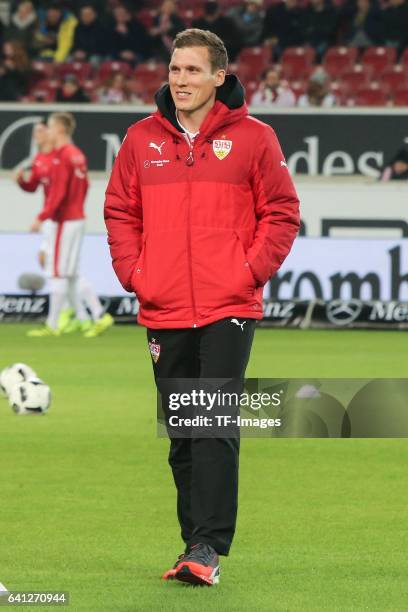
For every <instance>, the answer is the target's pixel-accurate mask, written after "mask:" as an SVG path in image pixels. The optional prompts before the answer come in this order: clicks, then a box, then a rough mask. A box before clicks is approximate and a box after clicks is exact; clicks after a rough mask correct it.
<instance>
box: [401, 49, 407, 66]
mask: <svg viewBox="0 0 408 612" xmlns="http://www.w3.org/2000/svg"><path fill="white" fill-rule="evenodd" d="M401 64H402V65H403V66H406V67H407V68H408V48H407V49H405V51H404V52H403V54H402V55H401Z"/></svg>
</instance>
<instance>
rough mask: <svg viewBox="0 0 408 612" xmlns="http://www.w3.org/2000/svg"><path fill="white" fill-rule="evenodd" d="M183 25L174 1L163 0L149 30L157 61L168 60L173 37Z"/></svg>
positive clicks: (183, 27) (182, 28)
mask: <svg viewBox="0 0 408 612" xmlns="http://www.w3.org/2000/svg"><path fill="white" fill-rule="evenodd" d="M185 27H186V26H185V24H184V21H183V20H182V19H180V17H179V16H178V14H177V7H176V3H175V2H174V1H173V0H164V2H163V3H162V5H161V7H160V9H159V12H158V14H157V15H156V17H155V18H154V20H153V27H152V29H151V30H150V34H151V35H152V37H153V48H154V54H155V56H156V58H157V59H158V60H159V61H163V62H168V61H169V59H170V49H171V45H172V42H173V38H174V37H175V36H176V35H177V34H178V33H179V32H181V31H182V30H184V29H185Z"/></svg>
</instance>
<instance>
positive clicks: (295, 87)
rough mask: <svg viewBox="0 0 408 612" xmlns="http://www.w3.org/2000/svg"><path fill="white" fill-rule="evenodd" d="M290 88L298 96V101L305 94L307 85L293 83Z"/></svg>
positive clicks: (299, 82)
mask: <svg viewBox="0 0 408 612" xmlns="http://www.w3.org/2000/svg"><path fill="white" fill-rule="evenodd" d="M289 87H290V88H291V90H292V91H293V93H294V94H295V96H296V100H297V99H298V98H300V96H301V95H302V94H304V93H305V91H306V89H307V83H306V82H305V81H291V82H290V83H289Z"/></svg>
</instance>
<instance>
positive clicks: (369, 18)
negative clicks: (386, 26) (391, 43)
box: [343, 0, 384, 49]
mask: <svg viewBox="0 0 408 612" xmlns="http://www.w3.org/2000/svg"><path fill="white" fill-rule="evenodd" d="M345 12H346V13H348V14H347V17H346V20H347V22H348V23H347V25H346V26H345V31H344V32H343V38H344V40H345V42H346V43H347V44H348V45H350V47H358V48H361V49H363V48H365V47H372V46H375V45H381V44H383V42H384V39H383V34H384V32H383V21H382V14H381V11H380V10H379V8H378V6H377V3H376V2H375V1H372V0H357V2H355V3H354V2H353V6H352V7H351V8H349V7H348V8H346V9H345Z"/></svg>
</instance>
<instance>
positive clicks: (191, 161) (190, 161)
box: [183, 134, 197, 327]
mask: <svg viewBox="0 0 408 612" xmlns="http://www.w3.org/2000/svg"><path fill="white" fill-rule="evenodd" d="M183 136H184V138H185V140H186V142H187V144H188V146H189V149H190V152H189V154H188V157H187V159H186V162H185V163H186V165H187V167H188V169H187V176H188V210H187V249H188V252H189V257H188V271H189V275H190V289H191V303H192V306H193V320H194V323H193V327H197V323H196V321H197V310H196V301H195V296H194V283H193V266H192V263H191V260H192V250H191V222H190V221H191V191H192V189H191V172H192V167H193V165H194V155H193V148H194V142H193V143H191V141H190V138H189V137H188V135H187V134H183Z"/></svg>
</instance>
